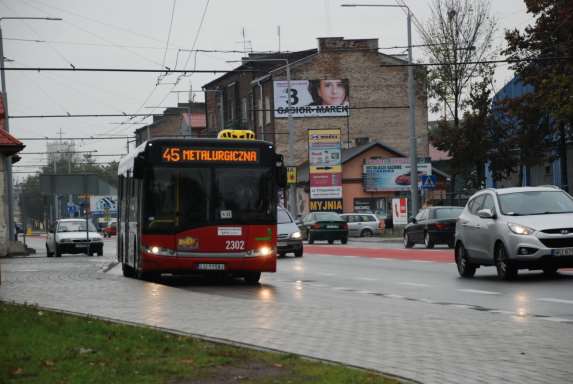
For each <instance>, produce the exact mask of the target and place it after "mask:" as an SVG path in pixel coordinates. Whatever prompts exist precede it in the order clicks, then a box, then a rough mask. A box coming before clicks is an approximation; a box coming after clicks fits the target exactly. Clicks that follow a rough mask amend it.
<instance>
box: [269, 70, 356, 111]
mask: <svg viewBox="0 0 573 384" xmlns="http://www.w3.org/2000/svg"><path fill="white" fill-rule="evenodd" d="M273 86H274V102H275V113H274V115H275V118H286V117H288V114H289V105H288V87H289V82H288V81H284V80H280V81H274V82H273ZM349 100H350V95H349V86H348V80H347V79H342V80H339V79H334V80H331V79H322V80H291V81H290V112H291V115H292V117H336V116H348V115H349V114H350V102H349Z"/></svg>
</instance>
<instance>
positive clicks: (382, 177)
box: [362, 157, 432, 192]
mask: <svg viewBox="0 0 573 384" xmlns="http://www.w3.org/2000/svg"><path fill="white" fill-rule="evenodd" d="M417 168H418V169H417V171H418V176H417V178H418V187H420V186H421V180H422V177H423V176H430V175H431V174H432V164H431V163H430V158H423V159H420V160H419V161H418V167H417ZM362 177H363V188H364V191H365V192H381V191H409V190H410V177H411V175H410V159H408V158H405V157H392V158H386V159H369V160H367V161H366V162H365V163H364V165H363V171H362Z"/></svg>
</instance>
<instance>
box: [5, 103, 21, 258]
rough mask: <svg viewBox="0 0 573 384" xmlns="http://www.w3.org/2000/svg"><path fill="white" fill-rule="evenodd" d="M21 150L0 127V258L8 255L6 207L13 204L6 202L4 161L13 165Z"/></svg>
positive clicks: (18, 142) (11, 137)
mask: <svg viewBox="0 0 573 384" xmlns="http://www.w3.org/2000/svg"><path fill="white" fill-rule="evenodd" d="M0 100H1V99H0ZM0 104H1V101H0ZM0 121H1V120H0ZM22 149H24V144H22V143H21V142H20V141H19V140H17V139H16V138H14V137H13V136H12V135H10V134H9V133H8V132H6V131H5V130H4V129H3V128H2V127H0V201H1V202H2V204H0V257H3V256H6V255H7V254H8V244H9V243H8V240H9V239H8V210H7V207H8V205H9V204H13V203H14V202H13V201H7V197H6V185H5V182H4V180H5V173H6V167H5V166H6V160H8V161H12V162H13V163H14V162H15V161H17V160H18V159H19V157H18V155H16V154H17V153H18V152H20V151H21V150H22ZM10 240H13V239H10Z"/></svg>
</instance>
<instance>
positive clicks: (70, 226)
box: [58, 220, 97, 232]
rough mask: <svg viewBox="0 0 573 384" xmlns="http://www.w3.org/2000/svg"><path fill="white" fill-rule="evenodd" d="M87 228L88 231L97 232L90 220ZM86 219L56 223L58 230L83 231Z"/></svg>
mask: <svg viewBox="0 0 573 384" xmlns="http://www.w3.org/2000/svg"><path fill="white" fill-rule="evenodd" d="M88 229H89V231H90V232H97V230H96V228H95V227H94V225H93V224H92V223H91V221H88ZM85 230H86V221H85V220H77V221H63V222H60V223H59V224H58V232H85Z"/></svg>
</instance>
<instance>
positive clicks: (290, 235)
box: [277, 207, 303, 257]
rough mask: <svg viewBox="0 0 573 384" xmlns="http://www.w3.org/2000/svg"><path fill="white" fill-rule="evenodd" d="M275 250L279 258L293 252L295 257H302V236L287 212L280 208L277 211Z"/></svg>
mask: <svg viewBox="0 0 573 384" xmlns="http://www.w3.org/2000/svg"><path fill="white" fill-rule="evenodd" d="M277 232H278V239H277V240H278V244H277V248H278V251H279V256H280V257H282V256H284V255H286V254H287V253H288V252H293V253H294V256H295V257H302V252H303V248H302V236H301V233H300V230H299V228H298V226H297V225H296V223H295V221H294V219H293V218H292V216H291V214H290V212H289V211H287V210H286V209H284V208H282V207H278V210H277Z"/></svg>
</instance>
